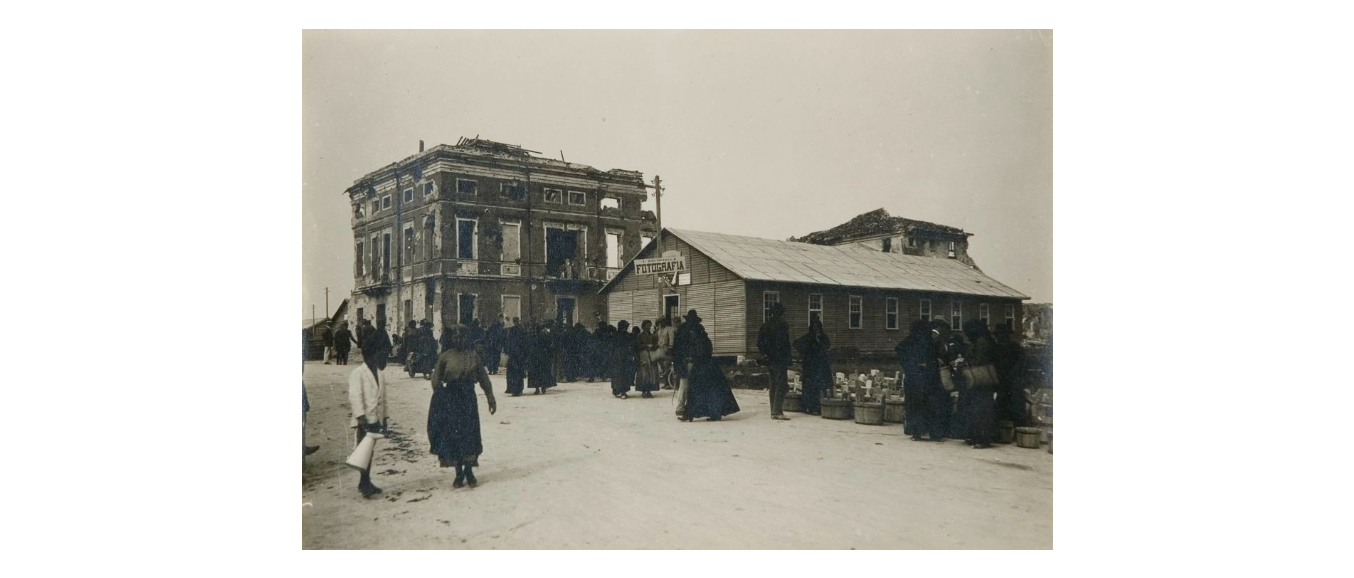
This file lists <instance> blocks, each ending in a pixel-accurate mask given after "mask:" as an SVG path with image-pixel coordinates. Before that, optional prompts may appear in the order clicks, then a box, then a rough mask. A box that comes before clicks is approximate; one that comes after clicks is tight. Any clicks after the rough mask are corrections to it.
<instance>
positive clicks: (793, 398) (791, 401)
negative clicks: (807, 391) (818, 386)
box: [780, 391, 804, 411]
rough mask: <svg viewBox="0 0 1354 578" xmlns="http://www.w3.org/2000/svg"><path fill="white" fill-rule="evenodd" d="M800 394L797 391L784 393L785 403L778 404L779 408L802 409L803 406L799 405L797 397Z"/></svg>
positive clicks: (788, 409)
mask: <svg viewBox="0 0 1354 578" xmlns="http://www.w3.org/2000/svg"><path fill="white" fill-rule="evenodd" d="M802 395H803V394H801V393H799V392H797V391H791V392H789V393H787V394H785V403H782V404H780V408H781V409H782V410H785V411H804V408H802V407H800V406H799V398H800V396H802Z"/></svg>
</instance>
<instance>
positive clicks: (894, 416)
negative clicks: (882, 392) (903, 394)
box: [884, 399, 907, 423]
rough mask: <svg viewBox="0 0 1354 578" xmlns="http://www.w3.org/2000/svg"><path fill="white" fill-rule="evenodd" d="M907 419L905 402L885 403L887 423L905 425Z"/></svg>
mask: <svg viewBox="0 0 1354 578" xmlns="http://www.w3.org/2000/svg"><path fill="white" fill-rule="evenodd" d="M906 417H907V415H906V413H905V411H904V410H903V400H901V399H899V400H885V401H884V421H885V422H887V423H903V420H904V419H905V418H906Z"/></svg>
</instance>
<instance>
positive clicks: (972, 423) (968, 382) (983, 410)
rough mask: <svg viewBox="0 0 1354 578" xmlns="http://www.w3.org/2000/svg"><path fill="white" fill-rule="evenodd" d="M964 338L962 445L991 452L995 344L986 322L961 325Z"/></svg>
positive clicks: (961, 394)
mask: <svg viewBox="0 0 1354 578" xmlns="http://www.w3.org/2000/svg"><path fill="white" fill-rule="evenodd" d="M964 335H965V336H966V337H968V342H969V346H968V351H967V352H966V355H964V365H965V371H964V374H965V376H966V377H965V379H964V381H965V386H966V387H964V388H963V390H961V391H960V393H959V398H960V400H961V401H963V402H964V403H963V405H964V406H965V415H964V422H965V430H966V433H967V436H966V438H967V439H965V440H964V443H967V444H970V445H972V446H973V447H975V448H978V449H982V448H990V447H992V440H993V438H994V437H995V435H994V434H995V431H994V430H995V428H996V419H997V416H996V402H995V400H994V396H995V395H996V388H997V380H996V365H995V364H994V363H993V361H994V358H993V354H994V353H995V350H996V342H994V341H993V340H992V334H991V333H990V332H988V330H987V322H986V321H984V320H982V319H972V320H969V321H968V322H966V323H964Z"/></svg>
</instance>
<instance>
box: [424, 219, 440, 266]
mask: <svg viewBox="0 0 1354 578" xmlns="http://www.w3.org/2000/svg"><path fill="white" fill-rule="evenodd" d="M436 223H437V222H436V221H435V220H434V219H433V217H432V216H429V217H428V218H427V219H426V220H424V222H423V259H424V260H432V259H436V258H438V254H437V225H436Z"/></svg>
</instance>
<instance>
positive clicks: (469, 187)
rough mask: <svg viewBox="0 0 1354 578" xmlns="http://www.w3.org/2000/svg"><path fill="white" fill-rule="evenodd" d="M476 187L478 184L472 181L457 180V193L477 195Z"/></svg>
mask: <svg viewBox="0 0 1354 578" xmlns="http://www.w3.org/2000/svg"><path fill="white" fill-rule="evenodd" d="M476 185H477V183H476V182H475V181H472V180H470V179H456V192H458V193H461V194H463V195H473V194H476V192H477V191H476V190H475V189H476Z"/></svg>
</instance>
